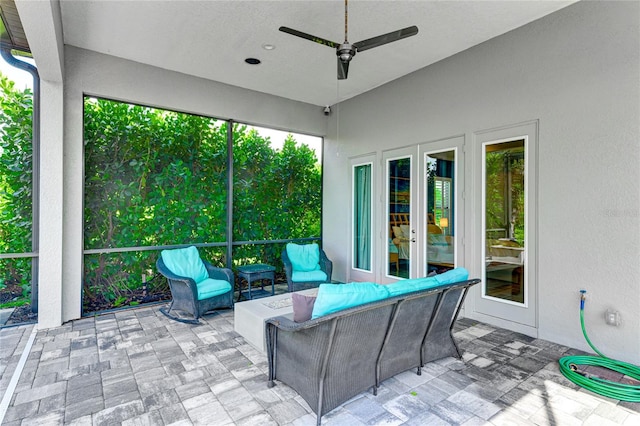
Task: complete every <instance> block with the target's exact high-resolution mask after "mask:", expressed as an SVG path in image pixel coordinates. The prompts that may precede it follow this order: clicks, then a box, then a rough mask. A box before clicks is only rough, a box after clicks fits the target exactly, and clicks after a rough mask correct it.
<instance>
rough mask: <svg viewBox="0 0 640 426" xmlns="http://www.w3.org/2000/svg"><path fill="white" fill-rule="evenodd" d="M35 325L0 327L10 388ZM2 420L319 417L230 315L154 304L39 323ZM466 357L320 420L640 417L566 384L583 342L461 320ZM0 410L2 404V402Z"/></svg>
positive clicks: (1, 385) (0, 386)
mask: <svg viewBox="0 0 640 426" xmlns="http://www.w3.org/2000/svg"><path fill="white" fill-rule="evenodd" d="M32 329H33V326H21V327H13V328H5V329H2V330H0V361H1V362H2V364H1V367H0V374H1V375H2V376H1V378H0V394H4V393H5V390H6V389H7V387H8V384H9V381H10V380H11V377H12V375H13V372H14V370H15V369H16V365H17V364H18V360H19V359H20V357H21V354H22V351H23V349H24V348H25V346H26V344H27V341H28V340H29V337H30V336H31V335H32ZM34 337H35V340H34V341H33V346H32V348H31V351H30V352H29V354H28V358H27V360H26V364H25V366H24V369H23V371H22V374H21V376H20V378H19V380H18V382H17V386H16V387H15V391H14V392H13V395H12V396H11V399H10V404H9V406H8V409H7V410H6V414H5V417H4V421H3V423H2V424H3V425H41V424H46V425H48V424H77V425H91V424H93V425H104V424H109V425H112V424H123V425H163V424H181V425H182V424H185V425H186V424H203V425H224V424H238V425H314V424H315V421H316V416H315V414H313V413H312V412H311V411H310V409H309V407H308V405H307V404H306V403H305V402H304V401H303V400H302V399H301V398H300V397H299V396H298V395H297V394H296V393H295V392H294V391H293V390H291V389H290V388H289V387H287V386H286V385H283V384H282V383H278V384H277V385H276V386H275V387H274V388H271V389H268V388H267V362H266V356H265V355H263V354H261V353H260V352H258V351H256V350H255V349H254V348H252V347H251V346H249V345H248V344H247V343H246V342H245V341H244V339H243V338H242V337H240V336H239V335H238V334H237V333H235V332H234V330H233V312H232V311H229V310H227V311H221V312H219V313H215V314H212V315H208V316H207V317H205V318H204V319H203V320H202V323H201V324H200V325H195V326H194V325H188V324H181V323H177V322H174V321H170V320H169V319H167V318H166V317H164V316H163V315H162V314H161V313H160V312H159V311H158V307H157V306H155V307H148V308H141V309H136V310H129V311H120V312H117V313H111V314H106V315H101V316H96V317H92V318H85V319H81V320H77V321H73V322H70V323H68V324H65V325H63V326H62V327H58V328H55V329H50V330H42V331H38V332H37V334H35V335H34ZM455 337H456V339H457V341H458V343H459V344H460V346H461V348H462V349H463V351H464V357H463V360H457V359H454V358H446V359H443V360H440V361H437V362H434V363H430V364H427V366H426V367H425V368H424V370H423V374H422V375H421V376H417V375H416V374H415V371H408V372H405V373H401V374H399V375H397V376H395V377H393V378H391V379H389V380H387V381H385V382H384V383H383V384H382V387H381V388H380V390H379V392H378V396H373V395H372V394H371V393H370V392H365V393H362V394H360V395H358V396H357V397H355V398H353V399H352V400H350V401H348V402H346V403H345V404H343V405H342V406H340V407H338V408H336V409H335V410H333V411H332V412H331V413H329V414H327V415H325V416H324V417H323V419H322V423H323V424H327V425H364V424H370V425H377V424H384V425H400V424H405V425H448V424H451V425H458V424H463V425H482V424H488V425H531V424H536V425H556V424H559V425H580V424H584V425H597V426H603V425H614V424H615V425H640V404H637V403H624V402H618V401H614V400H609V399H607V398H604V397H600V396H597V395H594V394H591V393H589V392H587V391H585V390H582V389H579V388H578V387H577V386H575V385H574V384H572V383H571V382H569V381H567V380H566V379H565V378H564V377H563V376H562V375H561V374H560V373H559V371H558V368H557V362H556V361H557V359H558V358H559V357H560V356H562V355H564V354H569V353H577V351H575V350H572V349H569V348H567V347H564V346H560V345H557V344H553V343H550V342H547V341H544V340H539V339H532V338H529V337H527V336H524V335H521V334H517V333H513V332H510V331H507V330H504V329H498V328H495V327H492V326H489V325H486V324H482V323H478V322H475V321H471V320H466V319H463V320H460V321H458V322H457V323H456V326H455ZM0 413H1V411H0Z"/></svg>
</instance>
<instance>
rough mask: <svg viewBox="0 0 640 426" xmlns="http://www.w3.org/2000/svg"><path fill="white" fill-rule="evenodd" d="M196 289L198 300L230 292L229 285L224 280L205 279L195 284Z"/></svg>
mask: <svg viewBox="0 0 640 426" xmlns="http://www.w3.org/2000/svg"><path fill="white" fill-rule="evenodd" d="M196 287H197V288H198V300H204V299H209V298H211V297H214V296H219V295H221V294H225V293H227V292H229V291H231V284H229V283H228V282H227V281H225V280H214V279H213V278H207V279H205V280H202V281H200V282H199V283H197V284H196Z"/></svg>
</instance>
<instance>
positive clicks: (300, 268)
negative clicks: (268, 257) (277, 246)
mask: <svg viewBox="0 0 640 426" xmlns="http://www.w3.org/2000/svg"><path fill="white" fill-rule="evenodd" d="M282 263H283V264H284V270H285V273H286V275H287V286H288V291H289V292H294V291H298V290H304V289H307V288H313V287H318V286H319V285H320V284H322V283H329V282H331V272H332V270H333V263H332V262H331V261H330V260H329V259H328V258H327V255H326V254H325V252H324V250H322V249H321V248H320V247H318V244H315V243H313V244H304V245H299V244H294V243H289V244H287V246H286V248H285V249H284V250H283V251H282Z"/></svg>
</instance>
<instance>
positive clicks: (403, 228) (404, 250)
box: [387, 157, 415, 278]
mask: <svg viewBox="0 0 640 426" xmlns="http://www.w3.org/2000/svg"><path fill="white" fill-rule="evenodd" d="M388 170H389V188H388V191H387V193H388V194H389V200H388V203H389V207H388V209H389V231H388V232H389V249H388V260H389V261H388V262H387V263H388V267H387V273H388V275H393V276H396V277H402V278H409V271H410V269H411V268H410V267H411V246H410V244H411V242H412V240H413V241H415V235H414V230H413V229H412V228H411V222H410V215H409V212H410V211H411V158H409V157H407V158H400V159H397V160H390V161H389V162H388Z"/></svg>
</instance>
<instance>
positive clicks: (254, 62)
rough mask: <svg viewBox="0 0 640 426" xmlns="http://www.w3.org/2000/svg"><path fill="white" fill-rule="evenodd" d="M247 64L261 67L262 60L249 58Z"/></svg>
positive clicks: (246, 60)
mask: <svg viewBox="0 0 640 426" xmlns="http://www.w3.org/2000/svg"><path fill="white" fill-rule="evenodd" d="M244 61H245V62H246V63H248V64H249V65H260V59H256V58H247V59H245V60H244Z"/></svg>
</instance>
